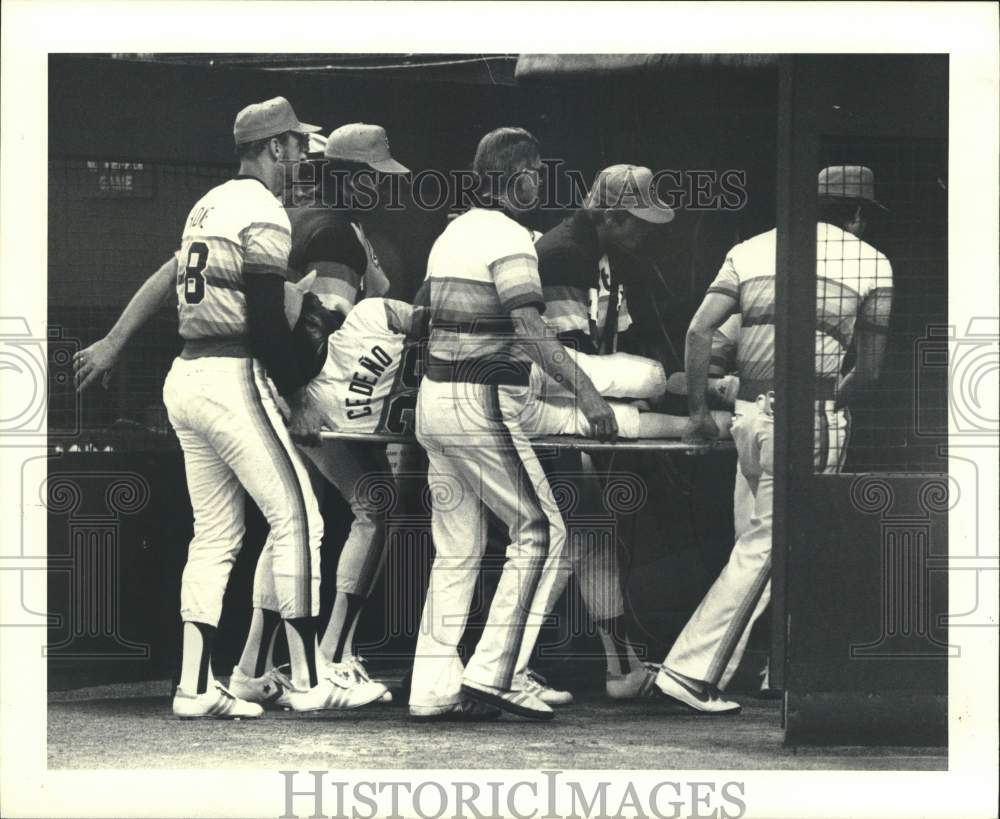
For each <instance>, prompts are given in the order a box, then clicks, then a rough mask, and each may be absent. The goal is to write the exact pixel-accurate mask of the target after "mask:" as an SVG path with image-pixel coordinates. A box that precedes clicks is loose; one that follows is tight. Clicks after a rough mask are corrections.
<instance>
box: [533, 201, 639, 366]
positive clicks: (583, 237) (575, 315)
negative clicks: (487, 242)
mask: <svg viewBox="0 0 1000 819" xmlns="http://www.w3.org/2000/svg"><path fill="white" fill-rule="evenodd" d="M535 250H536V251H537V253H538V275H539V277H540V278H541V281H542V292H543V294H544V296H545V305H546V309H545V323H546V325H547V326H548V327H550V328H552V329H553V330H555V331H556V333H558V334H559V336H560V338H561V339H562V340H564V341H569V340H570V339H575V340H576V341H577V342H578V343H579V342H583V341H584V338H582V337H587V338H589V340H590V342H592V343H593V344H594V345H595V346H594V347H593V348H592V349H591V348H590V344H587V343H584V344H583V345H582V348H584V349H586V350H587V351H588V352H596V345H599V344H600V343H601V341H602V338H603V334H604V330H605V324H606V323H607V317H608V306H609V304H610V303H611V266H612V263H611V260H610V259H609V257H608V254H606V253H602V252H601V249H600V246H599V244H598V241H597V232H596V231H595V229H594V227H593V225H591V224H590V222H589V220H588V219H587V217H586V214H583V213H576V214H574V215H573V216H570V217H569V218H567V219H564V220H563V221H562V222H561V223H559V224H558V225H556V227H554V228H552V230H550V231H548V232H547V233H546V234H544V235H543V236H542V237H541V238H540V239H538V241H537V243H536V245H535ZM615 290H616V294H615V296H616V298H617V300H618V318H617V321H616V322H615V324H616V326H615V328H614V331H615V333H616V334H617V333H624V332H625V331H626V330H628V329H629V328H630V327H631V326H632V317H631V316H630V315H629V311H628V302H627V300H626V298H625V287H624V285H622V284H620V283H619V284H617V286H616V287H615ZM609 341H610V347H611V349H614V346H615V345H614V341H613V340H609Z"/></svg>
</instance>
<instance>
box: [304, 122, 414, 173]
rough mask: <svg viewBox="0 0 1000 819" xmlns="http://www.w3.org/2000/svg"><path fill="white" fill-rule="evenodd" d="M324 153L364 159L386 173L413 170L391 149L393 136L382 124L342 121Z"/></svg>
mask: <svg viewBox="0 0 1000 819" xmlns="http://www.w3.org/2000/svg"><path fill="white" fill-rule="evenodd" d="M323 155H324V156H326V157H327V158H329V159H346V160H348V161H349V162H362V163H364V164H365V165H368V166H369V167H371V168H374V169H375V170H376V171H381V172H382V173H409V172H410V169H409V168H407V167H406V166H405V165H403V164H401V163H399V162H397V161H396V160H395V159H393V158H392V156H391V155H390V153H389V137H387V136H386V134H385V128H383V127H382V126H381V125H368V124H366V123H364V122H352V123H351V124H350V125H341V126H340V127H339V128H338V129H337V130H336V131H334V132H333V133H332V134H330V136H329V137H328V138H327V140H326V149H325V150H324V151H323Z"/></svg>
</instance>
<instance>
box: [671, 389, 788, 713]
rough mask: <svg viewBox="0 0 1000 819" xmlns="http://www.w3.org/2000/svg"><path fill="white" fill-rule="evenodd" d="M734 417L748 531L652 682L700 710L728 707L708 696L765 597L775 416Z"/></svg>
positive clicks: (733, 663)
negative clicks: (748, 494)
mask: <svg viewBox="0 0 1000 819" xmlns="http://www.w3.org/2000/svg"><path fill="white" fill-rule="evenodd" d="M741 404H743V406H741V407H739V408H738V412H739V414H738V415H737V418H736V419H735V421H734V424H733V437H734V440H735V441H736V444H737V453H738V456H739V459H740V469H741V470H742V471H743V473H744V475H745V476H746V478H747V481H748V484H749V486H750V488H751V491H752V494H753V497H754V511H753V515H752V517H751V519H750V523H749V526H748V528H747V529H746V531H744V532H743V534H742V535H741V536H740V538H739V539H738V540H737V541H736V545H735V546H734V548H733V552H732V554H731V555H730V558H729V562H728V563H727V564H726V566H725V568H724V569H723V570H722V573H721V574H720V575H719V577H718V579H717V580H716V581H715V583H714V584H713V585H712V587H711V588H710V589H709V591H708V594H706V596H705V598H704V600H702V602H701V604H700V605H699V606H698V608H697V609H696V610H695V612H694V614H693V615H692V616H691V619H690V620H689V621H688V623H687V625H685V627H684V630H683V631H682V632H681V634H680V636H679V637H678V638H677V640H676V642H675V643H674V645H673V647H672V648H671V650H670V653H669V654H668V655H667V658H666V660H665V661H664V663H663V670H662V671H661V672H660V675H659V676H658V678H657V686H658V687H659V688H660V689H661V690H663V691H664V692H665V693H667V694H668V695H670V696H672V697H675V698H676V699H680V700H681V701H682V702H685V703H686V704H687V705H689V706H691V707H692V708H695V709H696V710H699V711H711V712H733V711H737V710H738V709H739V706H738V705H737V704H736V703H728V702H726V701H724V700H721V699H719V698H717V697H714V696H713V690H714V689H715V688H723V687H725V685H726V684H727V683H728V682H729V679H730V678H731V676H732V673H733V671H734V670H735V668H736V667H737V665H738V664H739V660H740V658H741V657H742V651H743V650H744V649H745V647H746V642H747V638H748V636H749V631H750V628H751V626H752V625H753V622H754V620H755V619H756V618H757V617H758V616H759V615H760V613H761V612H762V611H763V609H764V608H765V606H766V605H767V600H768V594H769V581H770V570H771V522H772V518H771V508H772V486H773V474H772V469H773V467H772V464H773V426H774V425H773V421H772V419H771V418H770V417H769V416H766V415H764V414H763V413H762V412H760V411H759V409H758V408H757V406H756V405H754V404H744V402H741Z"/></svg>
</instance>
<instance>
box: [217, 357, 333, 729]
mask: <svg viewBox="0 0 1000 819" xmlns="http://www.w3.org/2000/svg"><path fill="white" fill-rule="evenodd" d="M242 365H243V366H242V368H241V370H240V380H239V383H238V385H237V388H238V396H234V397H233V399H232V400H233V405H234V406H233V411H231V412H230V413H229V416H228V417H227V419H226V422H225V423H220V424H218V425H217V426H216V427H215V428H213V429H212V436H213V437H212V442H213V445H214V446H215V448H216V450H217V451H218V452H219V453H220V455H221V456H222V457H223V458H224V459H225V460H226V462H227V463H228V464H229V465H230V466H231V468H232V469H233V471H234V472H235V473H236V474H237V476H238V477H239V479H240V482H241V483H242V484H243V485H244V487H245V488H246V490H247V492H249V494H250V495H251V497H253V499H254V502H255V503H256V504H257V506H258V507H259V508H260V510H261V512H262V513H263V514H264V517H265V518H266V519H267V521H268V524H269V525H270V536H269V537H270V541H271V545H272V550H271V551H272V555H271V568H272V572H271V577H272V578H273V583H274V593H275V596H276V598H277V601H276V602H277V609H278V611H279V612H280V614H281V618H282V621H283V623H284V631H285V635H286V637H287V639H288V650H289V658H290V660H291V678H292V684H293V686H294V688H295V691H294V692H292V693H290V694H289V697H290V699H292V700H293V703H292V704H293V707H296V708H299V707H300V706H301V710H311V709H312V708H313V707H330V706H328V705H326V704H325V695H324V691H325V689H326V688H329V686H328V685H325V684H324V685H322V686H321V685H319V678H318V674H317V668H316V661H315V625H314V621H315V616H316V614H317V613H318V608H319V545H320V540H321V539H322V533H323V523H322V518H321V517H320V513H319V507H318V505H317V503H316V500H315V497H314V495H313V492H312V489H311V487H310V485H309V477H308V474H307V473H306V470H305V467H304V465H303V464H302V462H301V460H300V459H299V456H298V453H297V451H296V449H295V447H294V445H293V444H292V442H291V439H290V438H289V436H288V432H287V430H286V429H285V427H284V423H283V421H282V419H281V416H280V413H279V411H278V408H277V405H276V403H275V401H274V399H273V397H272V396H271V394H270V392H269V389H268V385H267V382H266V379H265V378H264V377H263V371H262V368H261V367H260V365H259V364H257V363H255V362H249V361H247V362H242ZM320 689H323V690H320ZM304 693H308V694H309V696H299V695H301V694H304ZM320 701H323V702H322V703H321V704H319V705H317V704H316V703H317V702H320Z"/></svg>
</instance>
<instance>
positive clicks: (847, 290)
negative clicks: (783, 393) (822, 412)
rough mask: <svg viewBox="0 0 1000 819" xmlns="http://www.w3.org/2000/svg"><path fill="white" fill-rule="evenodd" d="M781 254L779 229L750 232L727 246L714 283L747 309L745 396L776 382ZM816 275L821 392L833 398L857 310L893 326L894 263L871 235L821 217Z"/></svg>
mask: <svg viewBox="0 0 1000 819" xmlns="http://www.w3.org/2000/svg"><path fill="white" fill-rule="evenodd" d="M776 258H777V231H775V230H770V231H768V232H766V233H761V234H759V235H758V236H754V237H752V238H750V239H747V241H745V242H741V243H740V244H738V245H736V246H735V247H734V248H732V250H730V251H729V253H728V255H727V256H726V260H725V262H724V263H723V265H722V268H721V269H720V270H719V274H718V275H717V276H716V278H715V281H713V282H712V284H711V286H710V287H709V289H708V292H709V293H724V294H725V295H728V296H731V297H732V298H734V299H736V301H737V303H738V309H739V311H740V313H741V314H742V325H741V328H740V339H739V345H738V348H737V368H738V370H739V374H740V392H741V397H744V396H749V397H748V398H747V400H755V399H756V397H757V395H758V394H760V393H764V392H767V391H768V390H773V389H774V278H775V267H776V263H777V262H776ZM816 279H817V280H816V380H817V395H816V397H817V398H831V397H832V391H833V387H834V386H835V384H836V381H837V378H838V377H839V375H840V370H841V366H842V364H843V360H844V354H845V353H846V351H847V347H848V346H849V345H850V343H851V339H852V338H853V337H854V328H855V324H856V322H857V321H858V320H859V318H861V319H862V320H863V321H865V323H866V324H867V325H868V326H869V327H870V328H872V329H874V330H876V331H880V332H887V331H888V322H889V310H888V306H889V304H890V303H891V290H892V267H891V265H890V264H889V260H888V259H887V258H886V257H885V256H884V255H883V254H882V253H880V252H879V251H878V250H876V249H875V248H874V247H872V246H871V245H869V244H868V243H867V242H864V241H862V240H861V239H859V238H858V237H856V236H854V235H853V234H851V233H848V232H846V231H844V230H841V229H840V228H838V227H835V226H834V225H829V224H826V223H823V222H821V223H819V224H818V225H817V226H816Z"/></svg>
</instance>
